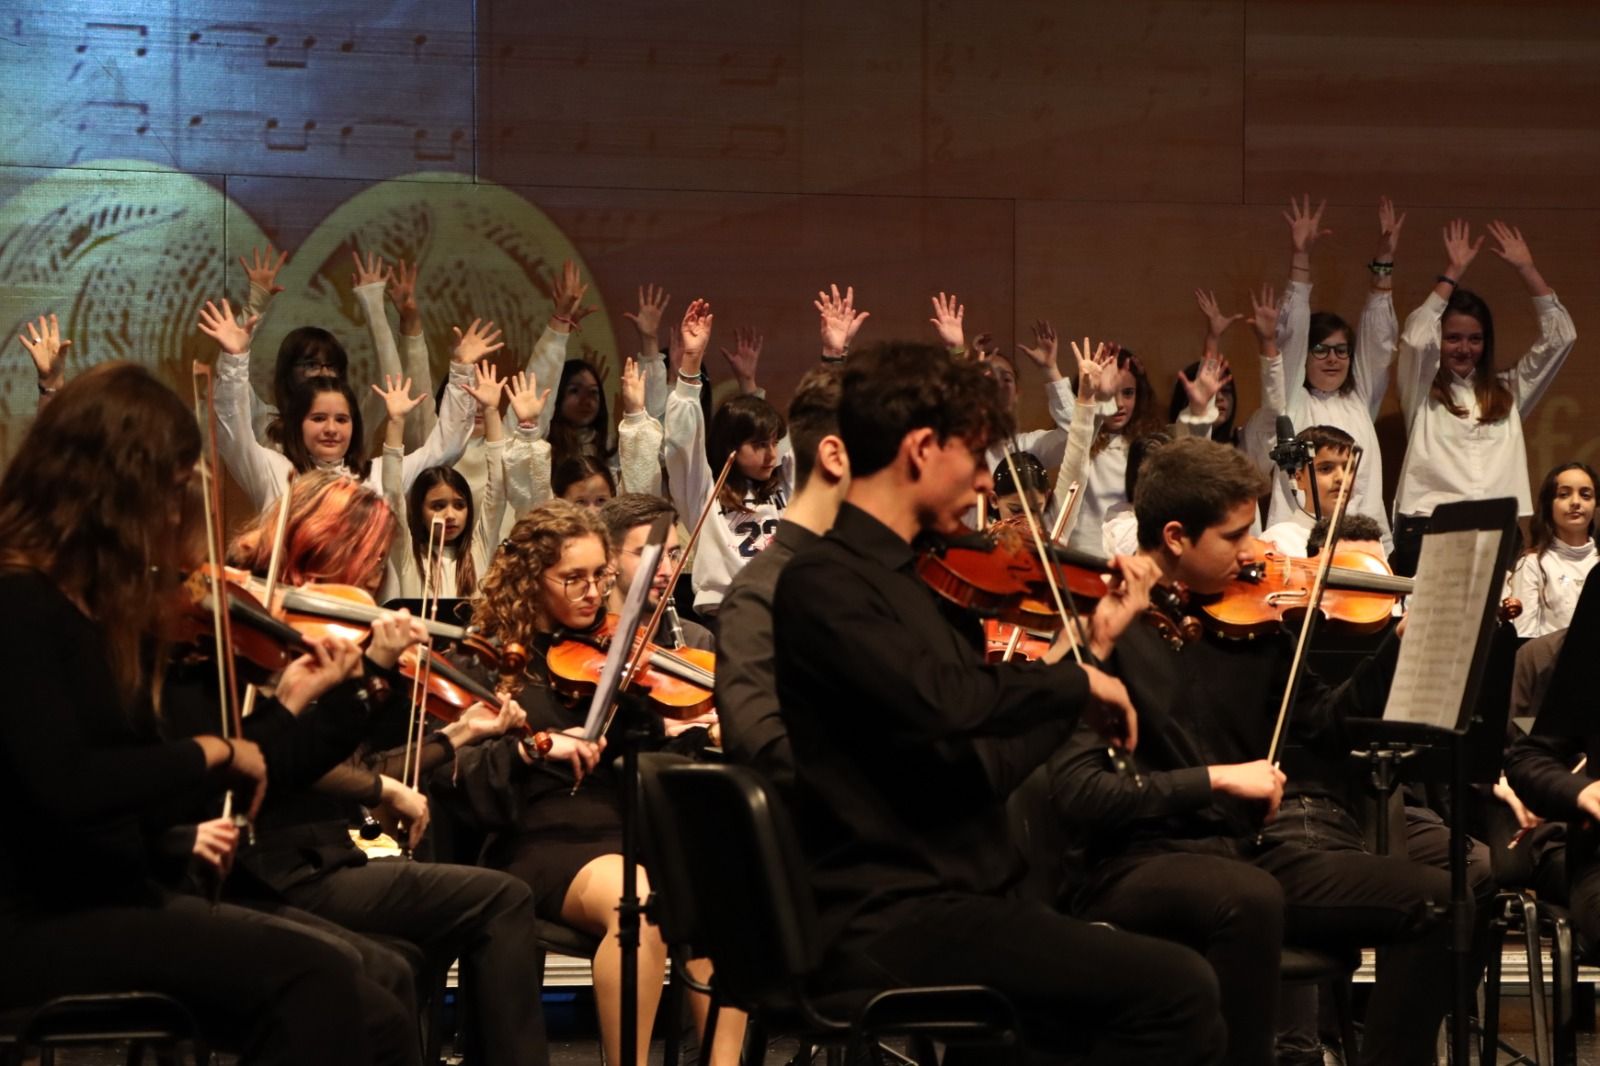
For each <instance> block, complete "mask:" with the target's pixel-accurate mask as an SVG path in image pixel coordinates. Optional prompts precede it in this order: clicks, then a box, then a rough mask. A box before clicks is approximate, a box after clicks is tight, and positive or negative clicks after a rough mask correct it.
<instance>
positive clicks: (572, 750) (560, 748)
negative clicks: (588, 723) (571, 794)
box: [517, 725, 606, 784]
mask: <svg viewBox="0 0 1600 1066" xmlns="http://www.w3.org/2000/svg"><path fill="white" fill-rule="evenodd" d="M534 737H535V740H536V741H537V740H538V739H539V738H543V740H544V741H548V742H549V746H548V747H545V746H544V744H543V743H539V744H538V745H537V747H536V746H534V745H530V744H529V743H526V742H524V743H522V744H518V745H517V754H518V755H521V756H522V761H523V762H525V763H527V764H529V765H530V766H531V765H532V764H534V763H536V762H565V763H567V764H568V765H569V766H571V767H572V780H573V783H574V784H576V783H577V782H579V781H582V780H583V779H584V776H585V775H587V774H588V773H589V771H591V770H593V769H594V768H595V764H596V763H598V762H599V761H600V753H601V752H602V751H604V750H605V746H606V738H605V737H601V738H600V741H599V743H593V742H591V741H587V740H585V739H583V726H581V725H580V726H573V727H572V728H571V729H563V730H562V731H561V732H559V733H544V732H541V733H536V734H534ZM541 749H542V750H541Z"/></svg>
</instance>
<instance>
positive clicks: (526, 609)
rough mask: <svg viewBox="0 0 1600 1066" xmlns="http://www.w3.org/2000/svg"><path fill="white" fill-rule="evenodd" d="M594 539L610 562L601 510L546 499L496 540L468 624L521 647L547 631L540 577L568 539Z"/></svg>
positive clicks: (493, 637)
mask: <svg viewBox="0 0 1600 1066" xmlns="http://www.w3.org/2000/svg"><path fill="white" fill-rule="evenodd" d="M579 537H594V538H596V539H598V540H599V541H600V544H601V546H602V547H603V548H604V549H605V553H606V562H608V563H609V562H610V561H611V558H612V553H611V538H610V536H609V535H608V533H607V530H606V524H605V520H604V519H602V518H601V517H600V512H599V511H596V510H593V509H592V508H588V507H579V506H578V505H577V504H575V503H569V502H567V501H566V500H550V501H547V502H546V503H542V504H540V505H539V506H538V507H535V508H534V509H533V510H531V511H529V512H528V513H527V514H526V515H524V516H523V517H522V518H521V519H520V520H519V521H518V522H517V524H516V525H515V526H513V527H511V535H510V536H508V537H507V538H506V539H505V540H503V541H501V542H500V550H499V551H497V552H495V556H494V560H493V561H492V562H491V563H490V564H489V572H488V573H487V574H485V575H484V576H483V581H482V582H480V583H479V585H478V598H477V600H476V601H475V602H474V603H473V607H472V619H473V623H474V624H475V625H477V626H478V627H480V628H481V630H482V632H483V635H484V636H486V637H488V638H489V639H491V640H498V641H502V642H514V643H518V644H526V643H527V642H528V641H529V640H530V639H531V638H532V637H533V636H534V635H535V634H538V633H543V632H547V631H548V630H549V628H550V619H549V618H548V617H547V616H546V614H545V610H544V589H542V588H541V587H540V581H539V579H540V578H541V577H542V576H544V572H545V571H546V570H548V569H549V568H550V567H552V566H555V565H556V564H557V563H559V562H560V561H561V552H562V549H564V548H565V547H566V544H567V541H569V540H575V539H577V538H579Z"/></svg>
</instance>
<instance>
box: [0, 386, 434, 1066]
mask: <svg viewBox="0 0 1600 1066" xmlns="http://www.w3.org/2000/svg"><path fill="white" fill-rule="evenodd" d="M199 455H200V433H199V431H198V430H197V428H196V426H195V418H194V412H193V411H192V410H190V409H189V408H188V407H187V406H186V405H185V404H184V402H183V401H181V400H180V399H178V397H177V396H176V395H175V394H174V393H173V392H172V390H171V389H169V388H167V386H165V385H163V384H161V383H160V382H159V381H157V380H156V378H155V377H154V376H152V375H151V374H150V372H149V371H147V370H145V369H143V368H142V367H136V366H133V365H131V364H128V363H103V364H101V365H100V366H97V367H95V368H94V369H92V370H88V371H86V372H84V373H83V374H81V375H78V376H77V377H76V378H75V379H74V380H73V381H72V382H71V383H70V384H67V385H65V386H64V387H62V388H61V390H60V392H59V393H58V394H56V395H55V396H54V398H53V399H52V401H51V402H50V403H49V404H48V406H46V407H44V408H43V409H42V410H41V412H40V415H39V417H38V419H37V420H36V421H35V422H34V424H33V426H32V428H31V429H30V430H29V432H28V434H27V436H26V437H25V438H24V439H23V441H22V443H21V445H20V446H19V448H18V450H17V453H16V455H15V456H14V457H13V458H12V460H11V462H10V464H9V465H8V466H7V467H6V470H5V474H4V478H3V480H0V604H3V606H4V610H5V613H6V617H7V619H8V620H9V621H10V625H9V628H8V630H7V635H8V639H7V640H6V641H5V644H4V648H3V651H0V658H3V661H4V665H5V670H6V677H7V678H8V679H9V681H10V684H11V689H10V694H9V696H8V698H7V699H6V700H5V702H4V705H3V706H0V762H3V763H4V765H5V767H6V772H5V773H4V774H0V797H3V799H4V804H5V810H6V813H7V817H6V818H5V819H4V822H3V824H0V942H3V943H4V944H5V950H6V954H7V958H8V960H9V964H8V965H6V966H5V967H3V968H0V1007H4V1008H6V1009H8V1010H10V1009H23V1008H32V1007H36V1006H39V1005H41V1004H43V1003H44V1002H46V1001H48V1000H50V999H53V998H55V997H57V996H62V995H71V994H83V993H88V994H95V993H106V992H128V991H133V990H136V989H137V990H142V991H149V992H159V993H163V994H166V995H170V996H173V997H175V998H177V999H178V1000H180V1001H181V1002H182V1003H183V1004H184V1005H185V1006H186V1007H187V1008H188V1009H189V1011H190V1012H191V1013H192V1014H193V1015H194V1017H195V1019H196V1021H197V1022H198V1024H199V1027H200V1031H201V1033H202V1034H203V1035H204V1037H205V1038H206V1039H207V1040H208V1041H209V1042H210V1043H211V1044H212V1045H213V1046H217V1047H221V1048H225V1049H227V1050H229V1051H234V1052H237V1053H238V1054H239V1056H240V1061H241V1062H243V1063H246V1064H252V1063H279V1064H288V1063H306V1062H341V1063H350V1064H354V1066H359V1064H363V1063H378V1062H381V1063H414V1062H416V1061H417V1049H416V1045H415V1042H414V1041H411V1040H408V1039H407V1037H406V1029H407V1026H408V1025H409V1024H410V1019H408V1018H406V1017H404V1015H403V1014H402V1013H401V1008H400V1005H399V1004H398V1003H396V1002H395V1001H394V999H393V997H392V996H389V995H387V994H386V993H385V992H384V991H383V990H382V989H380V988H378V987H377V986H376V985H374V984H373V983H372V982H370V981H368V980H366V979H365V977H364V976H363V975H362V973H361V972H360V970H359V969H357V968H356V967H355V965H354V964H353V963H351V962H350V961H349V959H348V958H347V957H346V956H344V955H342V954H341V953H340V952H339V951H337V950H335V949H334V948H332V947H329V946H328V945H326V944H325V943H323V942H321V941H319V940H317V939H314V938H312V937H308V936H300V935H296V933H295V932H294V931H293V930H292V929H291V930H283V929H275V928H272V927H269V926H268V925H265V924H263V923H260V922H257V921H255V920H254V918H253V917H252V916H250V915H245V914H242V913H241V912H240V909H239V908H237V907H233V906H230V905H228V904H221V905H213V904H211V903H210V902H209V901H205V900H201V899H198V898H195V897H193V896H185V895H180V894H174V893H172V892H170V891H167V890H165V889H164V888H162V887H161V886H159V885H158V884H157V883H156V882H155V880H154V877H153V873H154V871H153V870H152V868H151V865H150V862H149V856H150V854H151V853H152V851H153V850H154V847H155V845H154V842H153V841H152V840H151V839H150V837H151V834H152V833H160V832H162V831H163V830H164V829H165V828H166V823H165V821H164V820H163V819H162V817H161V814H162V812H163V811H165V810H167V809H169V808H172V807H174V806H177V807H184V806H186V805H187V804H188V803H189V802H200V803H205V802H211V803H215V804H216V805H217V806H219V807H220V804H221V798H220V792H221V789H222V788H224V787H228V786H231V787H233V788H234V789H235V795H236V797H237V799H238V805H239V809H240V810H241V811H247V810H250V809H251V808H252V807H253V805H254V801H255V798H256V797H257V795H258V790H259V789H260V788H261V787H262V786H263V785H264V783H265V781H266V774H267V769H266V763H265V761H264V758H263V755H262V750H261V748H260V747H259V746H258V745H256V744H255V743H253V742H252V741H250V740H247V739H244V738H242V737H232V738H228V739H223V738H222V737H219V736H216V735H210V734H214V733H215V732H216V729H217V721H218V719H217V717H216V716H212V717H211V719H210V721H209V724H208V726H207V728H206V731H205V732H206V734H207V735H198V736H194V737H188V738H182V739H166V740H163V739H162V738H161V737H160V736H159V735H158V733H157V722H158V714H157V711H156V706H157V701H156V699H155V695H156V692H155V690H156V686H157V684H158V682H159V680H160V673H159V672H158V671H156V670H154V669H153V668H152V663H153V662H157V663H158V662H160V661H161V660H162V658H163V657H164V655H165V650H164V649H163V648H161V647H159V644H160V643H161V642H162V641H163V640H164V639H165V637H166V635H167V634H168V633H170V632H171V623H172V621H173V618H172V613H173V611H172V608H173V606H174V602H175V594H176V593H177V592H178V591H179V589H178V584H179V577H180V574H181V572H182V566H183V565H184V564H185V563H187V562H188V561H189V560H188V559H187V558H186V557H185V556H186V551H185V549H186V547H187V545H188V544H190V543H191V542H192V539H193V537H192V535H193V533H194V532H195V530H196V529H197V527H198V525H199V516H198V515H197V514H194V513H192V512H186V510H185V508H184V507H183V506H182V500H183V497H184V494H185V492H186V491H187V489H186V486H187V485H188V483H189V482H190V481H191V479H193V478H194V477H195V476H196V475H195V462H196V460H197V459H198V458H199ZM216 857H217V858H218V860H219V861H225V856H223V855H221V854H217V855H216Z"/></svg>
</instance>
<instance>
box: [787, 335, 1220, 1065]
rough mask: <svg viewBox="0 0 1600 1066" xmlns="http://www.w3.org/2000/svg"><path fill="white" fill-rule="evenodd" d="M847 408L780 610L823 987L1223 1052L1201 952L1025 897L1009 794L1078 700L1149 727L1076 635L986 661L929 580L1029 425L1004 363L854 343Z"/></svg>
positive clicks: (1070, 1038) (1063, 1038)
mask: <svg viewBox="0 0 1600 1066" xmlns="http://www.w3.org/2000/svg"><path fill="white" fill-rule="evenodd" d="M838 417H839V433H840V436H841V438H842V439H843V441H844V445H845V450H846V451H847V453H848V454H849V461H850V473H851V480H850V486H849V490H848V492H847V494H846V497H845V503H844V504H843V505H842V506H841V507H840V509H839V513H838V518H837V520H836V521H835V522H834V524H833V527H832V529H831V530H830V531H829V532H828V534H827V535H826V536H825V537H823V538H822V540H821V541H819V542H817V543H815V544H813V545H812V546H810V547H809V548H802V549H801V550H800V551H799V552H798V553H797V554H796V555H795V556H794V558H793V559H791V560H790V561H789V563H788V565H787V566H786V567H784V569H783V571H782V573H781V574H780V575H779V577H778V583H777V591H776V594H775V597H774V600H773V607H772V619H773V627H774V631H773V639H774V647H775V650H776V661H775V670H776V678H777V691H778V699H779V704H780V706H781V707H782V715H783V721H784V725H785V726H786V727H787V730H788V734H789V737H790V740H791V742H792V747H793V757H794V767H795V775H796V784H795V803H794V815H795V820H796V825H797V829H798V831H799V835H800V838H801V846H802V848H803V849H804V851H805V856H806V859H807V860H808V863H809V866H810V880H811V884H812V887H813V889H814V891H815V894H816V900H817V906H818V910H819V918H820V928H819V934H820V936H821V938H822V941H823V945H824V952H825V954H824V958H823V959H822V961H821V964H820V968H819V972H818V974H817V975H816V983H817V985H818V987H819V988H821V989H825V990H829V991H832V990H846V989H861V990H872V989H879V988H888V987H902V986H907V985H925V984H966V983H977V984H983V985H988V986H990V987H993V988H995V989H997V990H999V991H1000V992H1001V993H1003V994H1004V995H1006V996H1007V997H1008V998H1009V999H1010V1000H1011V1001H1012V1002H1013V1003H1014V1004H1015V1006H1016V1008H1017V1010H1018V1011H1019V1014H1020V1017H1021V1020H1022V1024H1023V1029H1024V1034H1023V1035H1024V1039H1025V1040H1026V1041H1027V1043H1028V1044H1029V1045H1030V1046H1032V1047H1036V1048H1040V1049H1044V1050H1049V1051H1052V1052H1062V1051H1073V1052H1080V1053H1081V1052H1087V1053H1088V1059H1087V1061H1089V1062H1094V1063H1119V1064H1128V1063H1152V1064H1154V1063H1161V1064H1164V1066H1170V1064H1174V1063H1209V1062H1214V1061H1216V1060H1217V1059H1218V1057H1219V1056H1220V1054H1221V1051H1222V1041H1223V1031H1222V1025H1221V1022H1220V1019H1219V1018H1218V1015H1217V990H1216V983H1215V980H1214V978H1213V977H1212V975H1211V973H1210V971H1209V969H1208V968H1207V967H1206V965H1205V963H1204V961H1203V960H1202V959H1201V958H1200V957H1199V956H1198V955H1196V954H1195V953H1194V952H1192V951H1190V950H1188V949H1187V948H1183V947H1180V946H1178V945H1174V944H1169V943H1165V942H1163V941H1160V940H1157V939H1154V938H1150V937H1143V936H1137V935H1133V934H1130V933H1127V932H1123V931H1117V930H1110V929H1105V928H1101V927H1097V926H1093V925H1090V924H1088V923H1086V922H1082V921H1079V920H1077V919H1074V918H1070V917H1067V916H1065V915H1061V914H1058V913H1055V912H1053V911H1052V910H1050V909H1049V908H1048V907H1047V906H1044V905H1040V904H1032V903H1027V902H1022V901H1019V900H1015V899H1012V898H1008V895H1007V893H1008V891H1009V890H1010V889H1011V888H1012V887H1013V886H1014V885H1015V884H1016V882H1017V880H1018V879H1019V877H1020V874H1021V869H1020V864H1019V863H1018V861H1017V855H1016V852H1015V850H1014V848H1013V847H1012V846H1011V844H1010V842H1009V832H1008V828H1007V822H1006V815H1005V809H1004V803H1005V798H1006V796H1007V794H1008V793H1009V792H1010V791H1011V789H1012V788H1013V787H1014V786H1015V785H1016V784H1017V783H1019V782H1020V781H1021V780H1022V779H1023V778H1024V777H1025V776H1026V775H1027V774H1028V773H1029V772H1030V771H1031V770H1032V769H1033V768H1034V767H1035V766H1037V765H1038V764H1039V763H1040V762H1041V761H1042V760H1043V759H1044V758H1046V757H1047V756H1048V753H1049V752H1050V750H1052V748H1053V747H1054V746H1055V745H1056V744H1058V743H1060V742H1061V741H1062V740H1063V739H1064V738H1065V737H1066V736H1067V734H1068V732H1069V730H1070V729H1071V727H1072V725H1073V723H1074V722H1076V721H1077V720H1078V719H1079V718H1080V716H1092V717H1094V719H1095V720H1096V721H1098V722H1100V723H1101V725H1102V727H1103V728H1105V729H1106V730H1107V731H1108V732H1114V733H1119V734H1120V732H1121V731H1122V730H1123V729H1125V728H1127V729H1130V731H1131V727H1132V725H1133V722H1132V717H1131V715H1132V712H1131V708H1129V707H1128V706H1127V701H1126V693H1125V691H1124V689H1123V688H1122V685H1121V684H1120V683H1118V682H1116V681H1115V680H1113V679H1112V678H1109V677H1107V676H1106V675H1105V674H1103V673H1101V672H1100V671H1098V670H1096V669H1094V668H1093V667H1089V666H1085V667H1080V666H1077V665H1075V664H1073V663H1070V662H1063V661H1062V659H1063V657H1064V656H1065V655H1066V653H1067V650H1068V647H1067V643H1066V641H1065V640H1061V641H1057V642H1056V643H1055V644H1054V645H1053V646H1052V647H1051V648H1050V649H1049V651H1048V652H1047V653H1046V654H1045V655H1044V657H1043V659H1042V661H1039V662H1032V663H1024V662H1016V663H1001V664H992V665H986V664H985V663H984V662H983V660H982V656H981V653H980V651H979V644H978V639H979V627H978V626H977V622H976V619H975V618H974V617H973V616H971V615H968V614H964V613H960V612H955V613H954V614H953V615H952V616H951V617H948V618H947V616H946V615H945V613H944V612H943V610H942V609H941V607H940V606H939V602H938V601H937V600H936V597H935V594H934V593H933V592H932V591H931V590H930V589H929V588H928V587H927V586H926V585H925V584H924V583H923V582H922V581H921V580H919V579H918V577H917V576H916V571H915V566H916V558H917V556H916V552H915V551H914V549H913V548H912V544H911V542H912V541H913V540H914V539H916V538H918V537H919V536H920V535H922V534H924V533H939V534H946V535H949V534H956V533H960V532H963V528H964V527H963V526H962V516H963V514H964V513H965V512H966V511H967V510H968V509H969V507H970V506H971V503H972V499H973V496H974V495H975V494H976V493H980V492H987V491H988V490H989V488H990V487H991V484H992V483H991V481H990V476H989V470H988V467H987V466H986V465H985V463H984V460H983V456H984V450H985V448H986V447H988V446H989V444H990V443H991V442H994V441H999V440H1002V439H1004V438H1005V437H1006V435H1007V434H1008V433H1009V431H1010V429H1011V425H1010V422H1011V419H1010V417H1009V415H1008V414H1007V413H1006V411H1005V409H1004V407H1003V406H1002V404H1001V403H1000V400H999V396H998V392H997V389H996V386H995V384H994V382H993V380H992V379H991V378H989V377H988V376H987V375H986V374H985V373H984V372H983V370H982V369H981V367H980V366H979V365H978V364H976V363H972V362H966V361H962V360H958V359H956V358H953V357H952V356H951V355H950V354H949V353H948V352H946V351H944V350H941V349H938V348H931V347H926V346H922V345H909V344H892V345H885V346H882V347H879V348H877V349H874V350H871V351H867V352H863V353H860V354H857V355H853V356H852V357H851V361H850V363H849V364H848V366H847V367H846V368H845V370H844V373H843V382H842V396H841V399H840V404H839V416H838ZM1152 577H1153V574H1152V573H1151V572H1150V570H1149V568H1148V567H1144V566H1141V565H1139V564H1138V563H1137V561H1134V563H1133V565H1132V572H1130V573H1129V575H1128V581H1127V582H1126V583H1125V584H1123V585H1120V586H1119V587H1118V589H1117V591H1116V592H1115V593H1114V594H1111V595H1108V596H1107V597H1106V599H1105V600H1103V601H1102V606H1101V608H1100V609H1099V610H1098V611H1097V613H1096V616H1095V618H1096V630H1095V639H1096V642H1097V644H1099V645H1100V646H1102V647H1103V646H1104V645H1105V644H1107V643H1109V642H1110V641H1113V640H1114V639H1115V637H1116V634H1117V633H1118V632H1119V631H1120V630H1121V628H1122V627H1123V626H1125V625H1126V624H1127V622H1128V620H1129V618H1131V617H1133V616H1135V615H1137V613H1138V612H1139V610H1141V609H1142V608H1143V606H1144V596H1143V592H1144V591H1145V590H1147V589H1148V583H1149V581H1150V580H1151V578H1152ZM1131 739H1132V737H1131V736H1130V737H1129V740H1131ZM1102 750H1103V745H1102Z"/></svg>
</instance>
